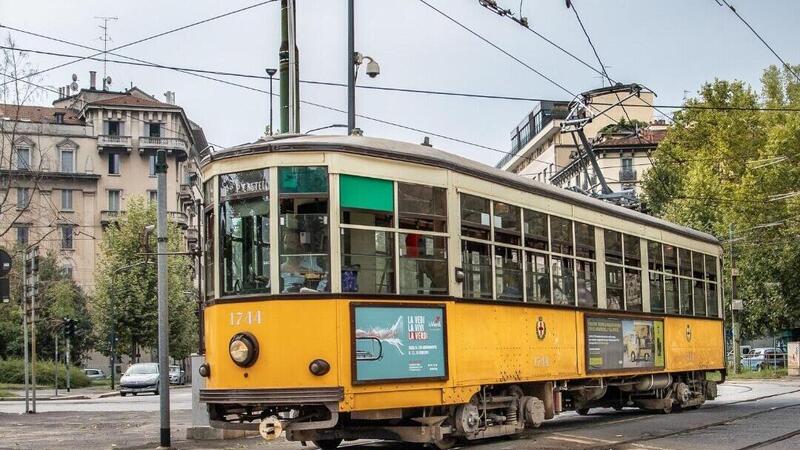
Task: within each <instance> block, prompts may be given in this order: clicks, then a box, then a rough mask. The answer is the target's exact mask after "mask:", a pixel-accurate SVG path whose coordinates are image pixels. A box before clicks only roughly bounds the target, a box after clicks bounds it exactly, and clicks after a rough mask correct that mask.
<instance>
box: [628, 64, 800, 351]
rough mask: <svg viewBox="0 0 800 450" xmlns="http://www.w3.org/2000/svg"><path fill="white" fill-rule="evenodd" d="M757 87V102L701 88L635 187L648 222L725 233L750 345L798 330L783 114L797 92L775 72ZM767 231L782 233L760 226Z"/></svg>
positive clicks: (790, 132)
mask: <svg viewBox="0 0 800 450" xmlns="http://www.w3.org/2000/svg"><path fill="white" fill-rule="evenodd" d="M761 83H762V90H761V94H758V93H757V92H755V91H754V90H753V89H751V88H750V87H749V86H747V85H746V84H745V83H743V82H741V81H724V80H715V81H714V82H712V83H707V84H705V85H704V86H703V87H702V88H701V89H700V91H699V97H698V98H696V99H692V100H689V101H688V102H687V106H695V107H697V108H695V109H684V110H681V111H680V112H678V113H676V114H675V117H674V124H673V125H672V126H671V127H670V128H669V130H668V131H667V135H666V137H665V138H664V140H663V141H662V142H661V143H660V144H659V146H658V148H657V149H656V151H655V152H654V154H653V168H652V169H651V170H649V171H648V172H647V174H646V175H645V180H644V182H643V185H642V187H643V193H644V201H645V203H646V207H647V209H648V211H649V212H651V213H652V214H655V215H659V216H662V217H664V218H666V219H668V220H671V221H673V222H677V223H680V224H683V225H687V226H690V227H692V228H696V229H698V230H702V231H706V232H709V233H711V234H714V235H716V236H719V237H721V238H723V239H726V238H727V236H728V234H729V228H730V227H733V231H734V233H735V235H736V237H737V238H740V239H737V240H736V241H735V242H734V251H735V253H736V260H737V266H738V267H739V269H740V273H741V275H740V277H739V284H738V286H739V297H741V298H742V299H744V300H745V311H744V314H742V316H743V318H744V319H743V322H744V323H743V328H742V331H743V332H744V333H745V335H749V336H756V335H761V334H763V333H765V332H775V331H778V330H781V329H785V328H790V327H792V326H796V323H797V321H798V320H800V301H799V300H800V280H799V279H798V277H797V275H796V268H797V267H800V266H799V265H798V264H799V263H800V240H798V239H797V237H798V236H799V235H800V227H798V223H799V222H798V220H797V219H799V218H800V197H798V196H792V195H791V194H792V193H793V192H796V191H798V190H800V164H798V162H800V114H798V113H797V112H796V111H782V109H789V108H795V109H796V108H799V107H800V83H798V82H797V80H796V79H794V77H793V76H791V74H789V73H788V71H785V70H784V71H781V70H780V69H778V68H777V67H774V66H773V67H770V68H768V69H766V70H765V71H764V73H763V76H762V78H761ZM760 107H768V108H774V109H777V110H776V111H758V110H756V109H757V108H760ZM715 108H717V109H715ZM719 108H724V109H719ZM786 194H789V195H786ZM772 223H780V225H779V226H770V227H762V226H760V225H762V224H772ZM753 227H757V228H755V229H751V228H753ZM725 248H726V251H727V250H728V244H726V247H725ZM726 259H729V258H726ZM726 272H727V273H728V274H729V273H730V272H729V271H728V268H727V262H726ZM726 279H727V277H726ZM726 299H727V300H729V299H730V297H729V296H726Z"/></svg>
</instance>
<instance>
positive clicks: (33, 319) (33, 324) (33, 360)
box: [31, 263, 36, 414]
mask: <svg viewBox="0 0 800 450" xmlns="http://www.w3.org/2000/svg"><path fill="white" fill-rule="evenodd" d="M32 264H34V263H32ZM33 276H34V277H35V276H36V272H33ZM35 283H36V279H35V278H34V281H33V283H32V284H34V285H35ZM34 292H35V291H34ZM31 412H32V413H34V414H36V294H34V293H33V292H31Z"/></svg>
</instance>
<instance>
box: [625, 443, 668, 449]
mask: <svg viewBox="0 0 800 450" xmlns="http://www.w3.org/2000/svg"><path fill="white" fill-rule="evenodd" d="M632 445H633V446H634V447H638V448H643V449H645V450H670V449H668V448H664V447H655V446H652V445H644V444H632Z"/></svg>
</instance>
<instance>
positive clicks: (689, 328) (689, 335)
mask: <svg viewBox="0 0 800 450" xmlns="http://www.w3.org/2000/svg"><path fill="white" fill-rule="evenodd" d="M686 340H687V341H689V342H691V341H692V326H691V325H689V324H688V323H687V324H686Z"/></svg>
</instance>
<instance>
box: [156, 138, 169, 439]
mask: <svg viewBox="0 0 800 450" xmlns="http://www.w3.org/2000/svg"><path fill="white" fill-rule="evenodd" d="M156 175H157V176H158V216H157V222H156V237H157V239H158V247H157V249H158V363H159V369H158V374H159V383H158V386H159V394H160V399H159V400H160V402H159V403H160V405H161V447H163V448H169V447H170V426H169V315H168V311H167V255H166V252H167V152H166V151H165V150H159V151H158V154H157V155H156Z"/></svg>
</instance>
